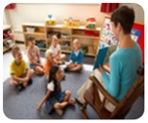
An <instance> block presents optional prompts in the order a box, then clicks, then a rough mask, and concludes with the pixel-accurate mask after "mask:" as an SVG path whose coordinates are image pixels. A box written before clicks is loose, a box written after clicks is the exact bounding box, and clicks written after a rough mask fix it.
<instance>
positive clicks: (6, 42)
mask: <svg viewBox="0 0 148 123" xmlns="http://www.w3.org/2000/svg"><path fill="white" fill-rule="evenodd" d="M14 45H15V40H14V37H13V36H12V30H11V26H10V25H3V53H5V52H7V51H8V50H10V49H11V48H12V47H13V46H14Z"/></svg>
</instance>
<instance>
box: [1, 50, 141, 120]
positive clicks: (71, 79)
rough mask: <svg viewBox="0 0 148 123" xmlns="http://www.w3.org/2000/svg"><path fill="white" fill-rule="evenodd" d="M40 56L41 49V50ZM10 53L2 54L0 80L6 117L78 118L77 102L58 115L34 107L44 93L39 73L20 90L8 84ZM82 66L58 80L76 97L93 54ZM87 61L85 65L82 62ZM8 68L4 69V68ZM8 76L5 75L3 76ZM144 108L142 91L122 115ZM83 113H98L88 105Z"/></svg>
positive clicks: (132, 115)
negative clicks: (31, 82)
mask: <svg viewBox="0 0 148 123" xmlns="http://www.w3.org/2000/svg"><path fill="white" fill-rule="evenodd" d="M41 56H42V57H44V52H41ZM66 56H67V57H66V61H68V58H69V54H66ZM11 57H12V56H11V54H10V53H8V54H5V56H4V57H3V58H4V59H3V60H4V63H5V64H4V67H3V69H4V71H5V72H6V76H5V77H4V78H6V79H4V83H3V111H4V113H5V115H6V116H7V117H8V118H11V119H82V115H81V113H80V110H79V107H78V105H75V107H67V108H66V109H65V110H64V114H63V115H62V116H59V115H58V114H57V113H56V112H54V113H53V114H52V115H48V114H47V112H46V110H45V107H44V105H43V107H42V109H41V110H40V111H37V110H36V108H37V105H38V103H39V102H40V100H41V99H42V97H43V96H44V94H45V86H46V79H45V78H44V77H43V76H42V77H39V76H36V75H34V76H33V84H32V85H31V86H29V87H28V88H26V89H25V90H24V91H22V92H20V93H17V92H16V91H15V90H14V88H13V87H11V86H10V84H9V81H10V79H9V78H8V76H9V73H8V75H7V72H9V69H8V64H9V61H11V60H12V58H11ZM84 64H85V65H84V69H83V71H82V72H81V73H66V80H65V81H63V82H62V87H63V90H70V91H71V93H72V97H77V90H78V89H79V88H80V87H81V85H82V84H83V83H84V82H85V81H86V79H87V78H88V76H89V75H90V73H91V71H92V67H93V66H92V65H93V64H94V58H92V57H85V58H84ZM86 64H89V65H86ZM7 69H8V70H7ZM7 78H8V79H7ZM143 111H144V95H141V96H140V97H139V98H138V99H137V100H136V102H135V103H134V105H133V107H132V108H131V110H130V112H129V113H128V114H127V116H126V119H136V118H139V117H140V116H141V115H142V114H143ZM87 113H88V115H89V117H90V118H91V119H98V118H99V117H98V116H97V114H96V113H95V112H94V111H93V109H92V108H91V107H89V106H88V107H87Z"/></svg>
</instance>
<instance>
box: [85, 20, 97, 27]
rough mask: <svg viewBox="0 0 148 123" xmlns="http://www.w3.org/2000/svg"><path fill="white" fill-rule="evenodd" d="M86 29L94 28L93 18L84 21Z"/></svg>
mask: <svg viewBox="0 0 148 123" xmlns="http://www.w3.org/2000/svg"><path fill="white" fill-rule="evenodd" d="M86 28H89V29H95V28H96V19H95V18H87V19H86Z"/></svg>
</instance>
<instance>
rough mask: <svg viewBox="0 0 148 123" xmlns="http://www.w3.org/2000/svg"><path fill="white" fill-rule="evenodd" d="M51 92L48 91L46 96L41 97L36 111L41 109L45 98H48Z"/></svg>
mask: <svg viewBox="0 0 148 123" xmlns="http://www.w3.org/2000/svg"><path fill="white" fill-rule="evenodd" d="M50 93H51V91H50V90H48V91H47V92H46V95H45V96H44V97H43V99H42V100H41V102H40V103H39V104H38V107H37V110H40V108H41V107H42V105H43V103H44V102H45V101H46V100H47V98H48V97H49V96H50Z"/></svg>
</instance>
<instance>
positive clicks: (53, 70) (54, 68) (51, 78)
mask: <svg viewBox="0 0 148 123" xmlns="http://www.w3.org/2000/svg"><path fill="white" fill-rule="evenodd" d="M58 70H59V66H57V65H53V66H52V67H51V69H50V72H49V80H48V83H50V82H52V81H53V83H54V85H55V87H54V90H56V89H57V80H56V73H57V71H58Z"/></svg>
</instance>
